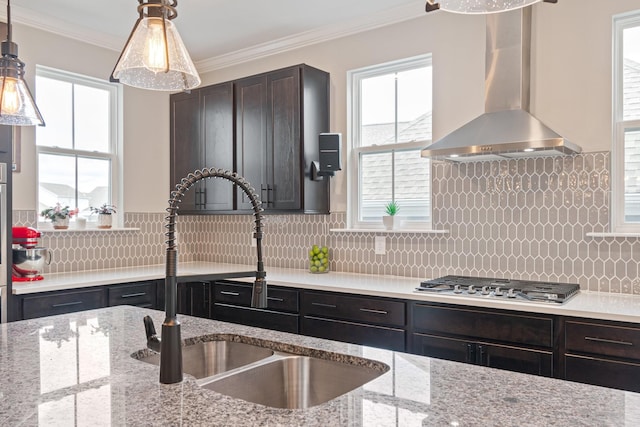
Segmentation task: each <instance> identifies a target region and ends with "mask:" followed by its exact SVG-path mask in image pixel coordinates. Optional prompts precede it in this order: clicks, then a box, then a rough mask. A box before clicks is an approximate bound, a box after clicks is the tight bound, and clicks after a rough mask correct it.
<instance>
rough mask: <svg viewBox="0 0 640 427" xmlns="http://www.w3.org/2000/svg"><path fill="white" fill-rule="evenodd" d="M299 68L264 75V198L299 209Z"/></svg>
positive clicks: (272, 203) (276, 206)
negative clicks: (265, 102)
mask: <svg viewBox="0 0 640 427" xmlns="http://www.w3.org/2000/svg"><path fill="white" fill-rule="evenodd" d="M300 102H301V100H300V69H299V68H298V67H294V68H288V69H285V70H280V71H276V72H273V73H269V74H268V75H267V103H268V104H267V122H266V124H267V141H266V142H267V151H266V159H265V161H266V166H267V170H266V173H267V182H266V185H267V192H268V195H267V201H268V207H269V208H272V209H300V208H301V207H302V206H301V205H302V197H301V191H300V185H301V182H302V179H303V175H302V170H301V160H300V158H301V155H302V153H301V148H300V143H301V141H300V138H301V135H300Z"/></svg>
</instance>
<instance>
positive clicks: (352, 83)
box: [347, 54, 433, 230]
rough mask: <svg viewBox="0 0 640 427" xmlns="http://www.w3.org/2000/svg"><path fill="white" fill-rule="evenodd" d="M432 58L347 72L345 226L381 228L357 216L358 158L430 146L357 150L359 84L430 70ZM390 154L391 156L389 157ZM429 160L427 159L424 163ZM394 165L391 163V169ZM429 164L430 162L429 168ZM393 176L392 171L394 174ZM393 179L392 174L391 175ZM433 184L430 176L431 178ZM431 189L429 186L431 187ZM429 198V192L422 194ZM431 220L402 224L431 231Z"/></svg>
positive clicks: (409, 144)
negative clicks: (409, 72) (374, 79)
mask: <svg viewBox="0 0 640 427" xmlns="http://www.w3.org/2000/svg"><path fill="white" fill-rule="evenodd" d="M432 66H433V61H432V55H431V54H426V55H420V56H415V57H411V58H406V59H403V60H399V61H392V62H387V63H384V64H378V65H372V66H369V67H364V68H359V69H356V70H350V71H347V94H348V95H347V111H348V112H349V115H348V122H347V132H348V134H349V135H350V138H349V144H348V159H349V161H348V164H349V173H348V174H347V211H348V214H347V221H348V223H347V227H348V228H357V229H382V228H383V225H382V221H361V220H360V218H359V213H360V191H359V188H360V160H359V159H360V155H361V154H367V153H389V152H391V153H393V152H399V151H408V150H417V149H422V148H424V147H426V146H428V145H430V144H431V140H424V141H412V142H404V143H398V144H393V145H383V146H367V147H360V146H359V143H360V121H361V120H360V117H361V109H360V105H361V94H360V82H361V81H362V80H364V79H367V78H371V77H375V76H379V75H385V74H390V73H393V72H401V71H407V70H411V69H415V68H422V67H432ZM392 155H393V154H392ZM427 161H428V160H427ZM393 165H394V162H392V167H393ZM428 167H431V164H430V163H429V166H428ZM393 173H394V174H395V172H393ZM394 176H395V175H394ZM431 183H433V177H431ZM430 188H431V187H430ZM425 196H426V197H428V198H429V199H431V200H432V198H431V191H429V194H427V195H425ZM429 206H430V209H431V212H430V213H429V218H430V219H432V218H433V204H432V203H430V204H429ZM431 224H432V223H431V221H408V220H405V221H403V227H404V228H410V229H422V230H430V229H431Z"/></svg>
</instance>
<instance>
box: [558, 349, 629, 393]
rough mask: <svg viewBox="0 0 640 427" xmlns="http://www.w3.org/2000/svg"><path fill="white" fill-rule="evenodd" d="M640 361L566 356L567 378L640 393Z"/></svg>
mask: <svg viewBox="0 0 640 427" xmlns="http://www.w3.org/2000/svg"><path fill="white" fill-rule="evenodd" d="M638 378H640V363H626V362H617V361H614V360H605V359H600V358H596V357H587V356H576V355H567V356H565V379H566V380H569V381H578V382H581V383H585V384H593V385H599V386H604V387H611V388H618V389H622V390H629V391H634V392H636V393H640V381H638Z"/></svg>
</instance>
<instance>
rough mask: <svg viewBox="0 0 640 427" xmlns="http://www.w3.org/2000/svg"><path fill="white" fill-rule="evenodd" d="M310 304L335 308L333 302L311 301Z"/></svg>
mask: <svg viewBox="0 0 640 427" xmlns="http://www.w3.org/2000/svg"><path fill="white" fill-rule="evenodd" d="M311 305H317V306H318V307H327V308H336V307H337V306H336V305H334V304H323V303H321V302H312V303H311Z"/></svg>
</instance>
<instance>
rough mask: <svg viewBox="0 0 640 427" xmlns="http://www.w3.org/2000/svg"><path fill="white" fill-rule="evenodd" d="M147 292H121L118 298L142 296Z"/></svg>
mask: <svg viewBox="0 0 640 427" xmlns="http://www.w3.org/2000/svg"><path fill="white" fill-rule="evenodd" d="M146 294H147V293H146V292H136V293H133V294H123V295H122V296H121V297H120V298H134V297H143V296H145V295H146Z"/></svg>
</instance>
